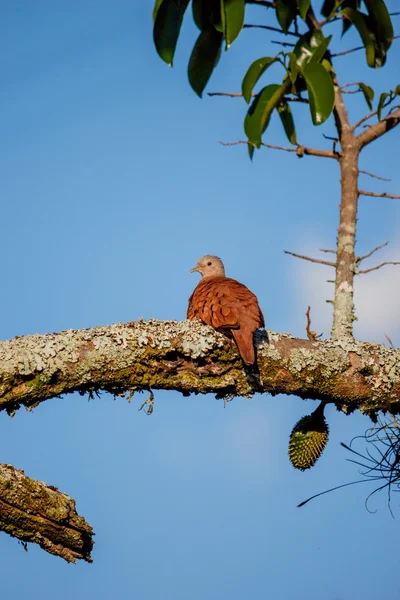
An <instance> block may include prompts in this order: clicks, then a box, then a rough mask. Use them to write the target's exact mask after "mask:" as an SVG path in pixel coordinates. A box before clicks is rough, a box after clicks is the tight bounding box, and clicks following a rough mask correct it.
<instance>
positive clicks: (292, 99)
mask: <svg viewBox="0 0 400 600" xmlns="http://www.w3.org/2000/svg"><path fill="white" fill-rule="evenodd" d="M207 96H226V97H228V98H243V94H242V93H241V92H207ZM255 96H257V94H251V97H252V98H254V97H255ZM283 100H286V101H287V102H303V103H304V104H308V100H307V98H302V97H301V96H284V97H283Z"/></svg>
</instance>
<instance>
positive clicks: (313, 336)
mask: <svg viewBox="0 0 400 600" xmlns="http://www.w3.org/2000/svg"><path fill="white" fill-rule="evenodd" d="M310 310H311V306H309V307H308V308H307V312H306V317H307V325H306V332H307V337H308V339H309V340H311V341H312V342H317V341H318V339H319V338H320V337H322V333H319V334H318V335H317V333H316V332H315V331H312V330H311V329H310V328H311V317H310Z"/></svg>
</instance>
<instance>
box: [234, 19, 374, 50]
mask: <svg viewBox="0 0 400 600" xmlns="http://www.w3.org/2000/svg"><path fill="white" fill-rule="evenodd" d="M243 29H268V31H275V33H283V34H285V32H284V31H283V29H279V28H278V27H271V26H270V25H250V24H247V23H245V24H244V25H243ZM285 35H294V37H297V38H299V37H301V35H300V34H299V33H295V32H294V31H287V32H286V34H285ZM363 47H364V46H363Z"/></svg>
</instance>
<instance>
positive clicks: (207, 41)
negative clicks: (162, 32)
mask: <svg viewBox="0 0 400 600" xmlns="http://www.w3.org/2000/svg"><path fill="white" fill-rule="evenodd" d="M222 39H223V35H222V33H221V32H220V31H216V30H215V29H214V27H213V26H212V25H210V26H209V27H208V28H207V29H205V30H204V31H202V32H201V33H200V35H199V37H198V38H197V40H196V43H195V45H194V47H193V50H192V54H191V56H190V60H189V66H188V75H189V82H190V85H191V86H192V88H193V89H194V91H195V92H196V94H198V95H199V96H200V98H201V95H202V93H203V91H204V88H205V87H206V85H207V82H208V80H209V79H210V77H211V74H212V72H213V70H214V68H215V67H216V65H217V63H218V60H219V57H220V54H221V45H222Z"/></svg>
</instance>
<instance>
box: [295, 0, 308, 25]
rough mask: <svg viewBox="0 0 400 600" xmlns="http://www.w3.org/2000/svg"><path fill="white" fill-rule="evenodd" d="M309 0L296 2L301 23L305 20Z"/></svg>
mask: <svg viewBox="0 0 400 600" xmlns="http://www.w3.org/2000/svg"><path fill="white" fill-rule="evenodd" d="M310 4H311V0H297V6H298V7H299V13H300V16H301V18H302V19H303V21H305V20H306V15H307V12H308V9H309V8H310Z"/></svg>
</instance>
